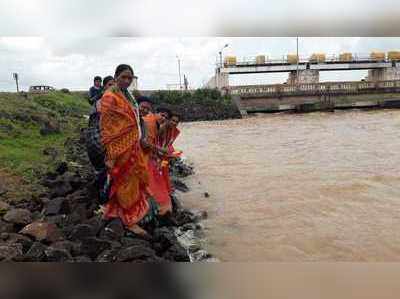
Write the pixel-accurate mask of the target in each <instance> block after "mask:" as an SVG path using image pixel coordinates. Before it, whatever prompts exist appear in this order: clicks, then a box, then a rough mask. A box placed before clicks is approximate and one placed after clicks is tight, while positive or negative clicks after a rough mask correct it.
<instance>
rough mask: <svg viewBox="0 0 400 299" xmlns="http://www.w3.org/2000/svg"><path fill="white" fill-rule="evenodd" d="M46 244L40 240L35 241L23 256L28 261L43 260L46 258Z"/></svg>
mask: <svg viewBox="0 0 400 299" xmlns="http://www.w3.org/2000/svg"><path fill="white" fill-rule="evenodd" d="M46 248H47V247H46V246H45V245H44V244H42V243H40V242H35V243H33V245H32V246H31V248H30V249H29V250H28V252H27V253H26V254H25V257H26V258H27V260H28V261H30V262H43V261H45V259H46V253H45V250H46Z"/></svg>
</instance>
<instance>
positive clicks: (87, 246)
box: [81, 237, 111, 260]
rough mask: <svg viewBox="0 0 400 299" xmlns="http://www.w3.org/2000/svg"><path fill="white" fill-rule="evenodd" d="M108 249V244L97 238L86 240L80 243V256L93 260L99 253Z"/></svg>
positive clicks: (109, 245)
mask: <svg viewBox="0 0 400 299" xmlns="http://www.w3.org/2000/svg"><path fill="white" fill-rule="evenodd" d="M110 248H111V244H110V242H108V241H105V240H101V239H98V238H93V237H92V238H87V239H84V240H82V242H81V252H82V254H83V255H87V256H89V257H90V258H91V259H93V260H95V259H96V258H97V256H98V255H99V254H100V253H102V252H103V251H105V250H107V249H110Z"/></svg>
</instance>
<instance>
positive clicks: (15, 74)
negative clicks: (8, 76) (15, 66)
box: [13, 73, 19, 92]
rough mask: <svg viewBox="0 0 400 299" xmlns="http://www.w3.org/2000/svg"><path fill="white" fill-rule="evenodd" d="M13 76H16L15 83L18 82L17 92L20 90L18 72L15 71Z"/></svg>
mask: <svg viewBox="0 0 400 299" xmlns="http://www.w3.org/2000/svg"><path fill="white" fill-rule="evenodd" d="M13 77H14V80H15V84H17V92H19V86H18V74H17V73H13Z"/></svg>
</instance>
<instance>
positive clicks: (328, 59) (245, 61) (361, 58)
mask: <svg viewBox="0 0 400 299" xmlns="http://www.w3.org/2000/svg"><path fill="white" fill-rule="evenodd" d="M310 57H311V55H304V56H303V55H301V56H299V64H305V63H357V62H390V61H391V60H390V59H388V58H387V57H386V56H385V59H379V58H372V57H371V56H370V54H366V53H354V54H352V57H351V60H341V59H340V55H338V54H328V55H325V59H324V60H323V61H315V60H314V61H313V60H311V58H310ZM270 64H293V63H290V62H289V61H288V59H287V56H285V55H284V56H282V57H270V56H267V55H265V62H264V63H263V65H270ZM249 65H257V57H256V56H247V57H240V58H238V60H237V62H236V64H232V65H228V64H225V63H223V65H221V64H219V63H218V64H217V67H235V66H239V67H240V66H249Z"/></svg>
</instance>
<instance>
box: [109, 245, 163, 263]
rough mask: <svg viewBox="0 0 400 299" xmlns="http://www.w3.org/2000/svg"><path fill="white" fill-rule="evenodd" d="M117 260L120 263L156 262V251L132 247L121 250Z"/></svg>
mask: <svg viewBox="0 0 400 299" xmlns="http://www.w3.org/2000/svg"><path fill="white" fill-rule="evenodd" d="M116 260H117V261H118V262H131V261H138V260H140V261H151V260H154V261H155V260H157V257H156V253H155V251H154V250H153V249H151V248H149V247H143V246H131V247H128V248H124V249H122V250H120V251H119V252H118V255H117V259H116Z"/></svg>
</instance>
